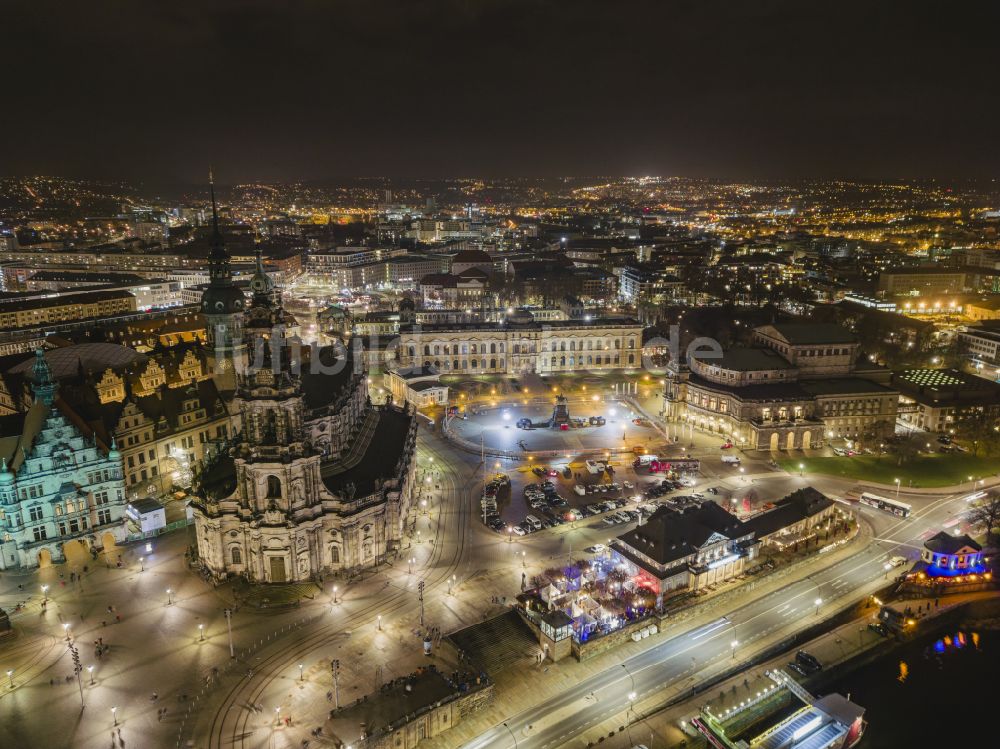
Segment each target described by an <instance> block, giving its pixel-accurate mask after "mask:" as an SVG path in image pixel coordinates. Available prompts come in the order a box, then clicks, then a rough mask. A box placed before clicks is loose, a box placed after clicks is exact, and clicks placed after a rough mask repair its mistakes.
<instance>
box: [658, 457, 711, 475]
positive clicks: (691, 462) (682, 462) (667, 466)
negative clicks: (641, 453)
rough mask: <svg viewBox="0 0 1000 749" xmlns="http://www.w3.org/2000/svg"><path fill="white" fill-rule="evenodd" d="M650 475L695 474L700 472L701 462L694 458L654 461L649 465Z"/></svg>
mask: <svg viewBox="0 0 1000 749" xmlns="http://www.w3.org/2000/svg"><path fill="white" fill-rule="evenodd" d="M649 470H650V473H669V472H670V471H674V472H676V473H697V472H698V471H700V470H701V461H700V460H697V459H695V458H679V459H676V460H675V459H669V458H668V459H664V460H654V461H652V462H650V464H649Z"/></svg>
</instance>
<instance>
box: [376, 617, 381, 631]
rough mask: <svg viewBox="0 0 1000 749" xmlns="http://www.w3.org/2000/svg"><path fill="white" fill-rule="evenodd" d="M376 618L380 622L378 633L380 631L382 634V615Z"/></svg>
mask: <svg viewBox="0 0 1000 749" xmlns="http://www.w3.org/2000/svg"><path fill="white" fill-rule="evenodd" d="M375 618H376V620H377V621H378V631H379V632H381V631H382V615H381V614H379V615H378V616H377V617H375Z"/></svg>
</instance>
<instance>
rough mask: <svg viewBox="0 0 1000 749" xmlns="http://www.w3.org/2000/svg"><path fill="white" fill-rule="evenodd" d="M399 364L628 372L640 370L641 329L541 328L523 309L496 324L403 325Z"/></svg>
mask: <svg viewBox="0 0 1000 749" xmlns="http://www.w3.org/2000/svg"><path fill="white" fill-rule="evenodd" d="M399 361H400V364H401V366H403V367H416V368H419V367H434V368H435V369H436V370H437V371H439V372H442V373H445V372H461V373H464V374H478V373H500V374H513V375H516V374H518V373H526V372H538V373H541V374H547V373H551V372H583V371H587V370H595V369H627V368H632V367H638V366H640V365H641V364H642V325H641V324H639V323H638V322H636V321H635V320H630V319H600V318H599V319H593V320H586V319H580V320H555V321H551V322H544V323H541V322H537V321H536V320H535V319H534V317H533V316H532V314H531V312H529V311H528V310H524V309H520V310H515V311H514V312H513V313H511V314H510V315H508V316H507V318H506V319H504V320H503V321H502V322H497V323H494V322H473V323H465V324H462V323H458V324H440V325H418V324H416V323H404V322H403V320H400V329H399Z"/></svg>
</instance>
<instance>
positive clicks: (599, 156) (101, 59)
mask: <svg viewBox="0 0 1000 749" xmlns="http://www.w3.org/2000/svg"><path fill="white" fill-rule="evenodd" d="M998 6H1000V4H997V3H995V2H981V3H972V2H954V1H950V2H947V3H943V2H936V3H918V2H877V1H875V0H867V2H813V1H811V0H810V1H807V0H797V1H796V2H783V1H779V0H774V1H772V2H753V1H750V0H729V1H728V2H716V1H715V0H691V1H688V2H674V1H672V0H656V1H653V0H651V1H650V2H636V1H632V0H604V1H603V2H587V1H583V0H574V1H571V2H543V1H541V0H451V1H437V2H432V1H430V0H426V1H423V0H398V1H386V2H381V1H379V0H364V1H360V2H353V1H344V2H341V1H338V0H311V1H309V0H297V1H296V0H193V1H185V2H177V1H174V2H171V1H170V0H158V1H156V2H154V1H152V0H118V2H104V1H102V0H90V1H88V2H74V1H67V0H5V2H4V3H3V12H2V14H0V15H2V17H3V22H2V26H3V27H4V30H3V35H2V40H3V41H2V44H0V50H2V53H3V71H4V72H3V77H2V80H3V91H4V97H3V99H4V102H5V106H4V110H5V111H4V114H3V118H2V121H3V124H2V125H0V132H2V133H3V137H2V138H0V174H3V175H26V174H57V175H66V176H80V177H113V178H123V179H129V180H136V181H144V182H165V181H170V180H176V181H180V182H187V181H194V180H202V179H203V178H204V174H205V172H206V165H207V164H208V163H212V164H214V165H215V168H216V171H217V172H218V173H220V174H222V175H224V176H225V181H227V182H236V181H243V180H252V179H261V180H311V179H322V178H327V177H336V176H347V175H373V176H374V175H388V176H425V177H436V176H473V175H481V176H509V175H510V176H512V175H529V176H552V175H564V174H565V175H582V176H586V175H597V174H671V175H685V176H694V177H700V176H718V177H727V178H729V177H731V178H740V179H754V178H759V179H763V178H794V177H851V178H854V177H948V178H963V177H995V176H998V175H997V173H998V171H1000V168H998V167H1000V149H998V133H1000V124H998V123H1000V94H998V91H1000V54H998V52H1000V49H998V48H1000V44H998V39H1000V23H998V21H1000V7H998Z"/></svg>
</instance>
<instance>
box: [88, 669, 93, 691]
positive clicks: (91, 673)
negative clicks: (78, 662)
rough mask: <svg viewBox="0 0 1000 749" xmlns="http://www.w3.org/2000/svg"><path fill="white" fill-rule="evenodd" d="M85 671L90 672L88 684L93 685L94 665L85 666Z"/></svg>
mask: <svg viewBox="0 0 1000 749" xmlns="http://www.w3.org/2000/svg"><path fill="white" fill-rule="evenodd" d="M87 673H89V674H90V686H94V667H93V666H87Z"/></svg>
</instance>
